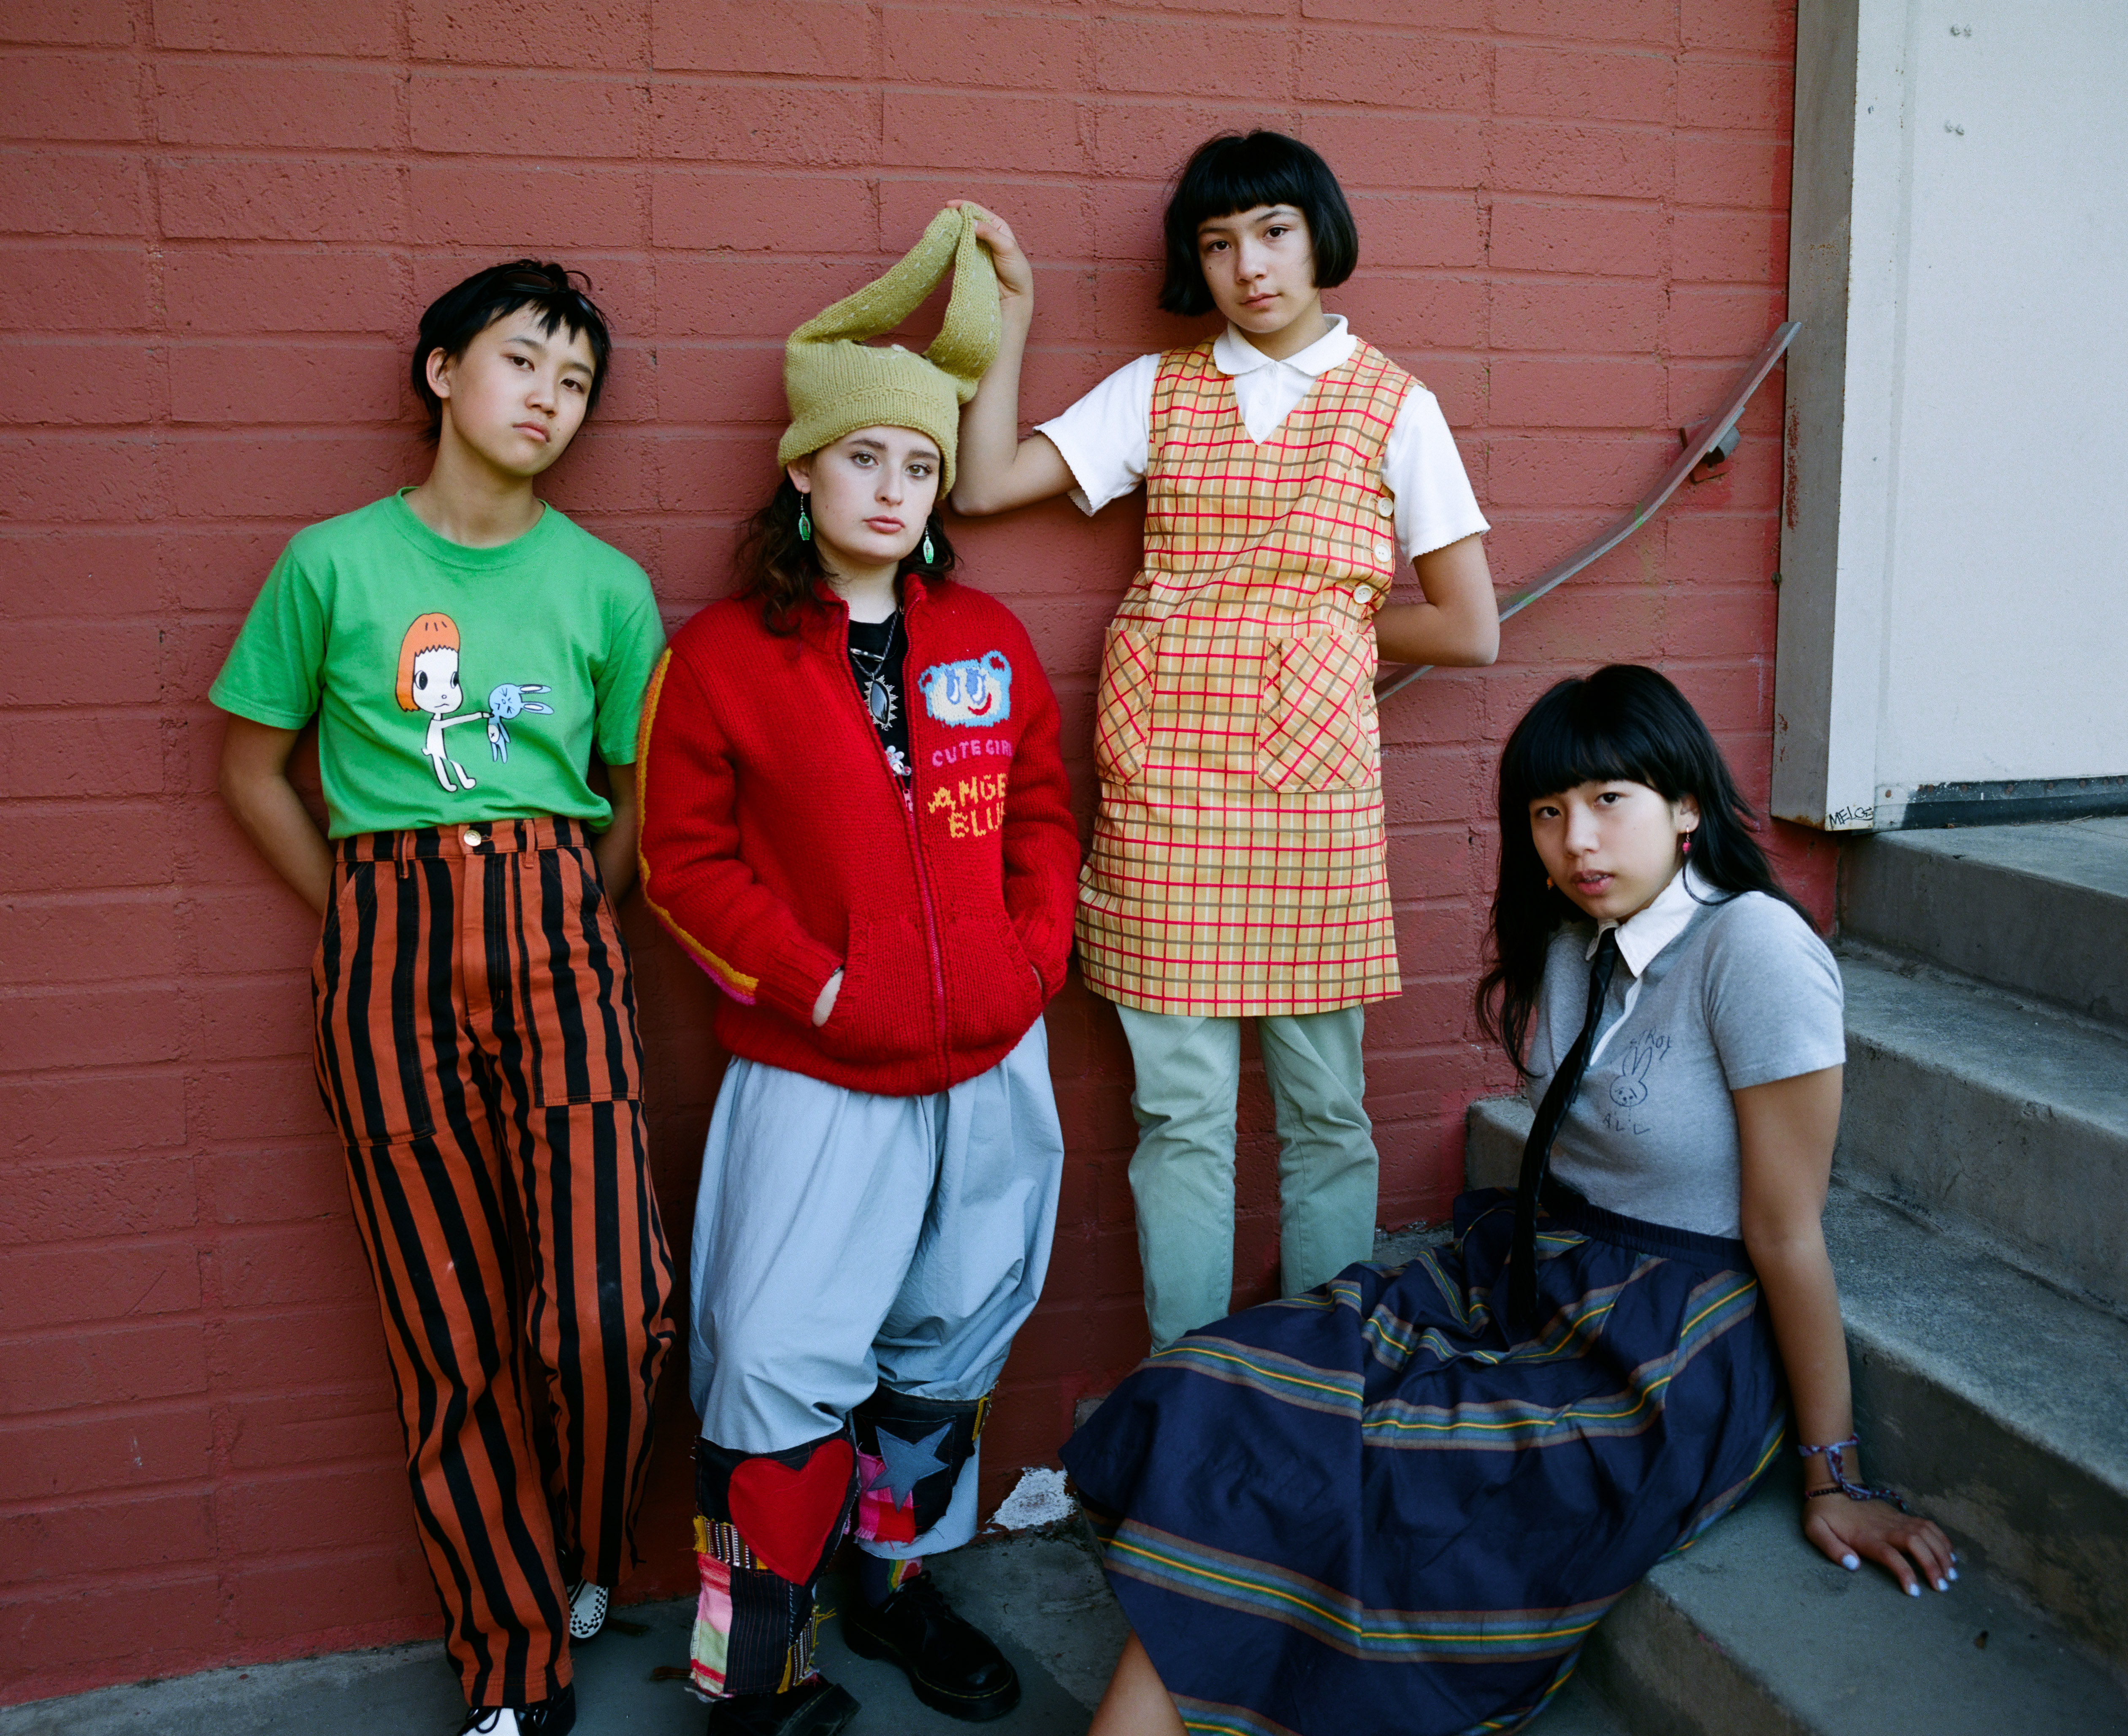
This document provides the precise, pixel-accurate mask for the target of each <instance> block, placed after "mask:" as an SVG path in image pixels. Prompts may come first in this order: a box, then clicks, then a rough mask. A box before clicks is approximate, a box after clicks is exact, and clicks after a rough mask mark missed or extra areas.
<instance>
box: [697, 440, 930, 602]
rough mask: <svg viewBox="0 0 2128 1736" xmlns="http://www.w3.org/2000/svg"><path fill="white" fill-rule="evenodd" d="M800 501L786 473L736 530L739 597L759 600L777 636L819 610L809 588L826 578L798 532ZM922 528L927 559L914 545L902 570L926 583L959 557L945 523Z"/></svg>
mask: <svg viewBox="0 0 2128 1736" xmlns="http://www.w3.org/2000/svg"><path fill="white" fill-rule="evenodd" d="M804 498H805V497H804V496H803V495H801V494H800V493H799V492H798V485H797V484H796V483H794V482H792V481H791V478H790V476H789V475H788V474H787V473H786V475H785V476H784V478H783V479H782V480H781V482H780V483H777V485H776V492H775V493H773V494H772V495H770V496H769V497H768V503H767V505H766V506H765V507H762V509H761V510H760V511H758V512H757V513H755V514H754V515H753V517H752V518H750V519H748V521H746V522H745V523H744V524H743V525H742V526H739V547H738V549H737V551H736V554H735V556H734V564H735V565H736V567H737V568H738V570H739V585H738V587H737V591H738V594H739V596H741V597H747V598H749V599H751V600H752V601H753V602H758V603H759V604H760V605H761V624H762V625H763V626H765V627H766V628H767V629H768V630H769V631H770V632H772V633H774V634H777V635H783V634H787V633H792V632H795V631H796V630H797V626H798V618H799V616H800V615H801V614H803V613H804V612H805V610H807V609H809V608H818V607H819V600H818V599H817V598H816V597H815V596H814V594H813V587H814V586H815V584H816V583H819V581H820V580H821V579H824V578H826V577H827V576H828V574H827V569H826V568H824V567H823V566H822V565H821V564H820V549H819V545H818V544H816V543H815V542H813V541H811V540H810V539H808V538H805V537H801V536H800V535H799V534H798V507H799V503H800V501H802V500H803V499H804ZM924 528H925V529H926V530H928V531H929V533H930V536H931V559H929V560H928V561H927V560H925V559H924V545H923V544H922V543H921V542H919V543H918V544H917V545H916V546H915V548H914V549H911V550H910V552H909V554H906V555H905V556H904V557H903V559H902V562H901V570H902V571H903V572H905V573H916V574H918V575H919V577H920V578H923V580H924V583H927V584H931V583H936V582H937V581H938V580H939V579H941V578H944V577H945V576H946V575H947V574H948V573H951V572H952V570H953V568H955V567H956V566H957V565H958V564H959V563H960V557H959V556H958V555H957V554H954V552H953V545H952V544H951V543H950V542H948V540H946V526H945V524H944V522H943V521H942V520H941V519H940V517H939V516H938V513H937V511H933V513H932V514H931V516H930V517H929V519H928V520H926V521H925V523H924Z"/></svg>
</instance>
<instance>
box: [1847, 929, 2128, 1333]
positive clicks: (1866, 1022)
mask: <svg viewBox="0 0 2128 1736" xmlns="http://www.w3.org/2000/svg"><path fill="white" fill-rule="evenodd" d="M1840 968H1841V976H1842V977H1844V978H1845V982H1846V988H1847V1092H1846V1103H1845V1109H1844V1111H1843V1112H1842V1115H1841V1126H1840V1147H1839V1150H1838V1153H1836V1157H1835V1159H1834V1168H1835V1172H1836V1173H1838V1174H1839V1175H1841V1176H1842V1177H1845V1178H1846V1179H1848V1180H1850V1181H1851V1182H1854V1183H1855V1185H1856V1186H1857V1187H1860V1188H1861V1189H1862V1190H1863V1191H1865V1192H1869V1193H1874V1194H1878V1195H1880V1196H1884V1197H1887V1198H1890V1199H1894V1200H1897V1201H1900V1202H1901V1203H1902V1204H1905V1205H1908V1206H1912V1207H1913V1208H1915V1209H1916V1210H1919V1211H1921V1212H1922V1213H1923V1214H1924V1215H1927V1216H1929V1217H1931V1218H1934V1219H1936V1220H1939V1221H1942V1222H1945V1223H1947V1224H1950V1225H1955V1226H1959V1227H1963V1228H1968V1229H1973V1230H1975V1231H1977V1232H1978V1233H1979V1234H1982V1235H1983V1236H1986V1237H1988V1239H1991V1240H1993V1241H1996V1242H1997V1243H1998V1244H2000V1246H2001V1247H2002V1251H2003V1253H2004V1254H2005V1256H2006V1257H2007V1258H2010V1259H2012V1260H2013V1261H2015V1262H2016V1263H2019V1264H2021V1265H2024V1266H2026V1267H2028V1268H2030V1269H2031V1270H2033V1271H2035V1272H2040V1274H2042V1275H2043V1276H2045V1277H2049V1278H2050V1279H2053V1280H2054V1281H2055V1282H2059V1283H2061V1284H2064V1285H2065V1286H2067V1287H2069V1288H2071V1289H2073V1290H2078V1291H2083V1292H2085V1293H2087V1294H2088V1295H2089V1296H2092V1297H2093V1298H2096V1299H2097V1300H2098V1301H2101V1302H2102V1303H2104V1304H2105V1305H2107V1306H2111V1307H2114V1308H2116V1309H2117V1308H2121V1307H2123V1306H2128V1034H2122V1033H2118V1032H2116V1031H2114V1030H2111V1029H2109V1028H2108V1027H2107V1026H2104V1025H2097V1024H2093V1023H2091V1022H2089V1021H2088V1020H2078V1019H2073V1018H2071V1017H2069V1016H2068V1015H2064V1014H2063V1013H2060V1012H2059V1011H2054V1010H2053V1009H2051V1008H2048V1007H2043V1006H2039V1005H2037V1004H2036V1003H2035V1002H2032V1001H2024V1000H2019V999H2016V998H2014V997H2012V996H2009V995H2007V994H2005V993H2003V992H2001V991H1999V990H1996V989H1991V988H1988V987H1984V986H1983V985H1981V984H1979V983H1977V982H1973V981H1971V980H1970V979H1969V978H1965V977H1953V976H1949V975H1946V974H1944V973H1940V972H1936V971H1932V970H1929V969H1926V968H1923V967H1921V966H1919V965H1917V964H1915V963H1912V962H1911V961H1909V962H1904V963H1900V962H1895V961H1893V960H1891V959H1890V958H1888V957H1887V956H1886V955H1884V954H1881V953H1879V954H1871V953H1868V952H1864V951H1862V950H1860V949H1856V948H1855V947H1852V946H1843V947H1842V949H1841V961H1840Z"/></svg>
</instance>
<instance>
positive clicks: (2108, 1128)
mask: <svg viewBox="0 0 2128 1736" xmlns="http://www.w3.org/2000/svg"><path fill="white" fill-rule="evenodd" d="M1837 950H1838V951H1839V953H1840V954H1841V970H1842V973H1843V975H1844V977H1845V982H1846V986H1847V1012H1848V1066H1847V1082H1846V1083H1847V1092H1846V1105H1845V1111H1844V1115H1843V1119H1842V1125H1841V1142H1840V1146H1839V1149H1838V1151H1837V1153H1836V1157H1835V1160H1834V1182H1833V1187H1832V1191H1831V1198H1830V1200H1829V1201H1828V1203H1827V1207H1826V1242H1827V1245H1828V1246H1829V1248H1830V1249H1831V1254H1832V1259H1833V1264H1834V1267H1835V1268H1836V1271H1837V1272H1838V1273H1839V1277H1840V1284H1841V1306H1842V1310H1843V1313H1844V1315H1845V1320H1846V1325H1847V1334H1848V1348H1849V1353H1850V1358H1851V1360H1852V1363H1853V1367H1854V1372H1855V1409H1856V1418H1857V1424H1858V1426H1859V1428H1860V1431H1861V1433H1862V1434H1863V1437H1864V1440H1865V1441H1866V1442H1867V1443H1868V1446H1869V1458H1868V1461H1867V1463H1868V1465H1869V1471H1870V1473H1871V1475H1872V1476H1873V1477H1882V1478H1883V1479H1885V1480H1886V1481H1888V1482H1893V1483H1896V1484H1897V1485H1898V1486H1900V1487H1901V1488H1902V1489H1904V1490H1906V1491H1908V1492H1909V1493H1910V1494H1911V1495H1912V1496H1914V1497H1915V1498H1916V1500H1917V1505H1921V1506H1923V1507H1925V1508H1926V1510H1927V1511H1928V1512H1929V1513H1930V1514H1931V1515H1932V1516H1934V1517H1935V1518H1936V1520H1938V1521H1939V1522H1940V1523H1941V1524H1943V1525H1944V1527H1945V1529H1947V1530H1948V1531H1950V1534H1951V1536H1952V1539H1953V1542H1954V1543H1955V1546H1956V1547H1957V1548H1958V1551H1959V1559H1960V1578H1959V1583H1958V1584H1957V1585H1956V1586H1954V1587H1953V1588H1952V1589H1951V1591H1950V1592H1949V1593H1948V1594H1944V1595H1938V1594H1935V1593H1929V1594H1927V1595H1925V1596H1923V1597H1921V1599H1918V1600H1912V1599H1908V1598H1906V1597H1904V1596H1901V1595H1900V1594H1899V1593H1898V1591H1897V1590H1896V1589H1895V1588H1894V1587H1893V1586H1892V1584H1891V1582H1890V1581H1889V1580H1888V1579H1887V1578H1886V1577H1884V1576H1883V1574H1881V1573H1879V1572H1875V1571H1874V1570H1873V1569H1869V1568H1866V1567H1865V1568H1864V1570H1863V1572H1860V1574H1849V1573H1846V1572H1844V1571H1842V1570H1841V1569H1840V1568H1838V1567H1834V1566H1833V1565H1832V1564H1831V1563H1830V1562H1826V1561H1825V1560H1824V1559H1823V1558H1822V1557H1820V1556H1819V1555H1818V1554H1817V1552H1816V1551H1815V1550H1813V1549H1812V1548H1810V1546H1809V1545H1808V1544H1807V1543H1805V1542H1804V1541H1803V1538H1802V1535H1801V1534H1800V1532H1799V1530H1798V1527H1797V1524H1796V1518H1795V1505H1794V1492H1795V1490H1796V1489H1797V1488H1798V1487H1799V1486H1800V1484H1799V1482H1798V1476H1799V1472H1798V1469H1797V1467H1795V1465H1794V1464H1793V1462H1791V1463H1790V1464H1788V1466H1785V1467H1784V1469H1783V1472H1782V1475H1781V1479H1780V1482H1779V1486H1774V1487H1770V1488H1769V1489H1768V1490H1767V1491H1765V1493H1764V1494H1762V1495H1761V1496H1760V1498H1759V1499H1757V1500H1755V1501H1753V1502H1752V1503H1751V1504H1750V1505H1748V1506H1747V1507H1746V1508H1745V1509H1744V1510H1741V1512H1739V1513H1736V1514H1735V1515H1731V1517H1730V1518H1729V1519H1727V1520H1724V1521H1723V1522H1722V1524H1720V1525H1718V1526H1717V1527H1716V1528H1715V1529H1714V1530H1713V1531H1712V1532H1711V1533H1710V1534H1708V1536H1707V1537H1706V1538H1705V1539H1703V1540H1702V1541H1701V1542H1700V1543H1699V1544H1698V1545H1697V1546H1696V1547H1695V1548H1693V1549H1691V1550H1690V1551H1688V1552H1687V1553H1685V1554H1684V1555H1682V1556H1679V1557H1678V1558H1675V1559H1674V1560H1672V1561H1670V1562H1665V1563H1664V1564H1663V1565H1662V1566H1661V1567H1658V1568H1657V1569H1656V1570H1655V1572H1654V1573H1653V1574H1651V1576H1650V1577H1649V1578H1648V1579H1647V1581H1646V1582H1645V1583H1643V1584H1642V1585H1641V1586H1640V1587H1638V1588H1637V1589H1636V1591H1633V1592H1632V1594H1631V1595H1630V1596H1627V1598H1625V1599H1624V1600H1622V1601H1621V1602H1620V1604H1619V1605H1618V1607H1617V1609H1616V1610H1614V1611H1613V1613H1612V1615H1610V1617H1609V1618H1608V1619H1607V1620H1606V1621H1605V1622H1604V1624H1603V1626H1602V1627H1601V1628H1599V1629H1598V1630H1597V1633H1596V1634H1595V1635H1594V1637H1593V1638H1592V1639H1591V1642H1590V1644H1589V1650H1588V1653H1587V1654H1586V1656H1585V1658H1584V1666H1583V1669H1582V1672H1581V1678H1580V1679H1578V1681H1577V1684H1576V1685H1577V1686H1580V1685H1581V1684H1582V1681H1585V1683H1586V1685H1587V1686H1589V1687H1593V1688H1594V1689H1595V1690H1596V1691H1598V1692H1599V1693H1600V1694H1601V1696H1603V1699H1604V1700H1606V1701H1608V1704H1609V1705H1610V1707H1611V1708H1612V1709H1613V1711H1614V1713H1615V1715H1617V1716H1618V1717H1619V1718H1620V1719H1622V1721H1623V1722H1624V1723H1625V1724H1627V1727H1628V1728H1630V1729H1632V1731H1633V1732H1634V1733H1635V1736H1776V1733H1778V1736H1803V1733H1810V1736H1895V1733H1896V1736H1905V1733H1907V1732H1916V1733H1919V1732H1926V1733H1928V1736H1955V1733H1965V1732H1971V1733H1974V1736H2001V1733H2002V1732H2005V1731H2026V1730H2031V1731H2040V1730H2044V1731H2049V1732H2064V1733H2077V1736H2082V1733H2084V1732H2094V1733H2095V1732H2100V1731H2105V1732H2108V1733H2121V1732H2128V820H2084V821H2072V822H2066V823H2063V824H2059V825H2040V826H2016V827H2001V828H1993V829H1988V830H1970V831H1969V830H1956V831H1949V832H1937V833H1901V834H1890V835H1883V836H1880V837H1878V838H1874V839H1869V840H1868V841H1866V842H1864V843H1862V844H1858V845H1856V846H1855V847H1854V849H1852V851H1851V852H1850V858H1849V862H1848V863H1847V864H1846V871H1845V873H1844V874H1843V887H1842V900H1841V941H1840V944H1839V946H1838V948H1837ZM1528 1127H1529V1111H1528V1108H1527V1106H1526V1105H1524V1104H1523V1103H1522V1102H1521V1101H1519V1100H1516V1099H1499V1100H1494V1101H1488V1102H1482V1103H1479V1104H1475V1105H1474V1106H1472V1109H1471V1111H1470V1124H1469V1134H1470V1137H1469V1143H1468V1147H1467V1153H1468V1155H1467V1158H1466V1167H1467V1171H1468V1175H1469V1178H1470V1182H1471V1184H1472V1185H1473V1186H1510V1187H1511V1186H1513V1179H1514V1173H1515V1170H1516V1168H1517V1167H1518V1163H1519V1162H1520V1158H1521V1151H1522V1141H1523V1139H1525V1138H1526V1137H1527V1131H1528ZM1983 1636H1984V1637H1983ZM1537 1728H1538V1729H1540V1730H1541V1729H1544V1728H1545V1726H1544V1725H1543V1724H1539V1725H1538V1726H1537Z"/></svg>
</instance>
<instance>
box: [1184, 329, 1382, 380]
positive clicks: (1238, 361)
mask: <svg viewBox="0 0 2128 1736" xmlns="http://www.w3.org/2000/svg"><path fill="white" fill-rule="evenodd" d="M1359 343H1360V340H1358V339H1357V338H1356V337H1354V336H1353V335H1352V334H1351V332H1350V331H1347V330H1346V328H1345V316H1344V315H1343V314H1342V313H1333V314H1332V315H1331V316H1330V329H1329V330H1328V331H1326V332H1324V333H1323V335H1322V336H1321V337H1319V338H1318V339H1316V340H1315V341H1314V342H1313V343H1312V344H1310V345H1309V346H1308V347H1307V348H1306V349H1305V350H1299V351H1298V352H1296V353H1295V354H1292V355H1290V356H1287V357H1285V359H1283V360H1280V359H1279V358H1278V357H1276V356H1272V355H1266V354H1264V353H1263V351H1261V350H1259V349H1257V348H1256V345H1253V344H1252V343H1251V342H1250V341H1249V340H1247V338H1245V337H1243V336H1242V334H1241V332H1240V331H1239V330H1238V329H1237V327H1235V326H1228V328H1227V329H1226V330H1225V331H1223V332H1221V333H1220V334H1219V335H1218V337H1217V338H1215V339H1214V340H1213V342H1212V365H1213V366H1214V368H1217V369H1218V370H1219V372H1220V373H1255V372H1256V369H1259V368H1271V367H1280V368H1291V369H1296V370H1298V371H1299V373H1304V374H1307V375H1309V376H1310V377H1311V378H1312V377H1313V376H1315V375H1317V374H1323V373H1328V372H1329V371H1330V370H1331V369H1332V368H1335V367H1337V365H1338V364H1341V363H1342V362H1343V361H1344V359H1345V358H1346V357H1347V356H1349V355H1350V354H1351V353H1352V352H1353V350H1356V349H1357V348H1358V347H1359Z"/></svg>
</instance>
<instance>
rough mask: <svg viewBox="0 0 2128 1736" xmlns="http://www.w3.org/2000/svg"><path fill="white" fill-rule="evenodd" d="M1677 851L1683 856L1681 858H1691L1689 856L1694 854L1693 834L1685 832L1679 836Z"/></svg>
mask: <svg viewBox="0 0 2128 1736" xmlns="http://www.w3.org/2000/svg"><path fill="white" fill-rule="evenodd" d="M1677 849H1678V854H1679V855H1681V856H1689V855H1690V854H1692V834H1691V833H1689V832H1684V833H1680V834H1679V836H1678V840H1677Z"/></svg>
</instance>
